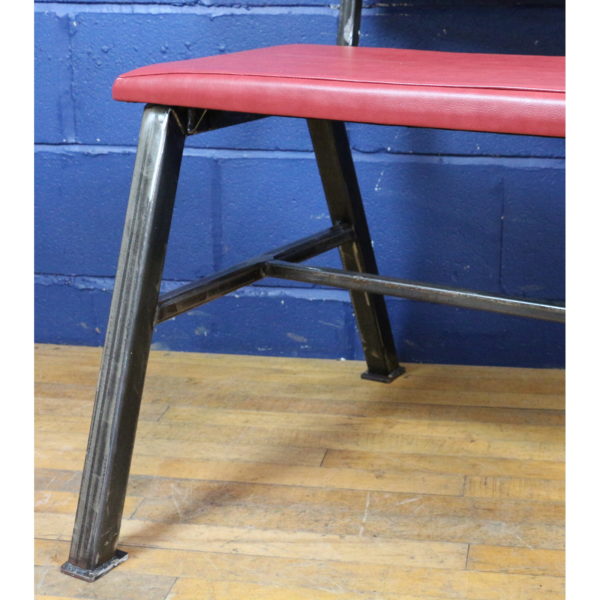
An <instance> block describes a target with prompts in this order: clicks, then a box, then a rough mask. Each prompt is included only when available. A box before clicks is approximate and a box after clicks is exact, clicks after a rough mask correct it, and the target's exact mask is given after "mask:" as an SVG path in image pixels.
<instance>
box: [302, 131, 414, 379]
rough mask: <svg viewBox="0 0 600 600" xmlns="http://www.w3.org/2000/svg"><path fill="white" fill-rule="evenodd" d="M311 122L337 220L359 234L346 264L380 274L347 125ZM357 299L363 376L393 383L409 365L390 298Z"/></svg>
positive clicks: (344, 252) (348, 247)
mask: <svg viewBox="0 0 600 600" xmlns="http://www.w3.org/2000/svg"><path fill="white" fill-rule="evenodd" d="M307 121H308V128H309V131H310V135H311V138H312V142H313V147H314V149H315V156H316V157H317V164H318V166H319V172H320V174H321V180H322V182H323V189H324V191H325V197H326V199H327V204H328V205H329V212H330V214H331V220H332V221H333V223H334V224H336V223H348V224H350V225H351V226H352V227H353V228H354V232H355V235H356V238H355V240H354V241H350V242H346V243H345V244H343V245H342V246H341V247H340V256H341V259H342V264H343V265H344V268H345V269H346V270H348V271H356V272H358V273H371V274H373V275H377V264H376V262H375V254H374V253H373V248H372V246H371V235H370V234H369V228H368V226H367V219H366V216H365V211H364V208H363V204H362V198H361V196H360V189H359V187H358V180H357V179H356V172H355V170H354V163H353V161H352V152H351V150H350V144H349V143H348V136H347V135H346V127H345V125H344V123H342V122H341V121H326V120H320V119H308V120H307ZM351 297H352V304H353V305H354V313H355V314H356V321H357V323H358V328H359V330H360V336H361V340H362V345H363V349H364V352H365V358H366V361H367V366H368V370H367V372H366V373H364V374H363V378H365V379H373V380H375V381H383V382H385V383H388V382H390V381H393V380H394V379H395V378H396V377H398V376H399V375H402V373H403V372H404V369H403V368H402V367H400V366H399V365H398V358H397V356H396V350H395V347H394V339H393V337H392V330H391V327H390V320H389V317H388V313H387V309H386V306H385V300H384V298H383V296H380V295H378V294H370V293H367V292H359V291H353V292H351Z"/></svg>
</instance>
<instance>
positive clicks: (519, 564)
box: [467, 545, 565, 577]
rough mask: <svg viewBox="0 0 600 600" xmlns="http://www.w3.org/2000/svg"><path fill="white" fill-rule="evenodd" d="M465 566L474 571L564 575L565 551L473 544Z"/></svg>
mask: <svg viewBox="0 0 600 600" xmlns="http://www.w3.org/2000/svg"><path fill="white" fill-rule="evenodd" d="M467 568H468V569H472V570H474V571H497V572H499V573H518V574H521V575H553V576H559V577H564V574H565V553H564V551H563V550H544V549H539V548H536V549H530V548H509V547H506V546H478V545H474V546H471V548H470V551H469V560H468V562H467Z"/></svg>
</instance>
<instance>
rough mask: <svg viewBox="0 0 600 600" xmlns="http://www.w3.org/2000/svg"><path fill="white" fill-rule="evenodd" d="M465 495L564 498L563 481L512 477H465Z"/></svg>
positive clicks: (557, 499) (528, 498) (532, 500)
mask: <svg viewBox="0 0 600 600" xmlns="http://www.w3.org/2000/svg"><path fill="white" fill-rule="evenodd" d="M465 496H474V497H478V498H520V499H523V500H528V501H529V502H561V503H563V502H564V500H565V484H564V481H560V480H553V479H537V480H535V481H532V480H531V479H518V478H512V477H475V476H469V477H467V481H466V486H465Z"/></svg>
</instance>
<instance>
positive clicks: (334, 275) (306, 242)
mask: <svg viewBox="0 0 600 600" xmlns="http://www.w3.org/2000/svg"><path fill="white" fill-rule="evenodd" d="M351 239H353V231H352V228H350V227H349V226H348V225H343V224H340V225H336V226H334V227H331V228H330V229H326V230H325V231H323V232H321V233H317V234H315V235H313V236H310V237H306V238H303V239H302V240H300V241H298V242H296V243H293V244H289V245H288V246H284V247H283V248H279V249H278V250H273V251H272V252H267V253H265V254H263V255H261V256H258V257H256V258H253V259H251V260H249V261H246V262H243V263H241V264H239V265H237V266H234V267H230V268H229V269H225V270H223V271H220V272H219V273H215V274H214V275H210V276H208V277H204V278H203V279H199V280H198V281H195V282H192V283H190V284H188V285H185V286H181V287H180V288H177V289H175V290H173V291H171V292H169V293H167V294H164V295H162V296H160V298H159V300H158V309H157V312H156V323H162V322H163V321H166V320H168V319H171V318H172V317H175V316H177V315H180V314H182V313H184V312H186V311H188V310H191V309H192V308H196V307H197V306H201V305H202V304H206V303H207V302H210V301H211V300H215V299H216V298H219V297H220V296H224V295H225V294H228V293H229V292H232V291H234V290H237V289H239V288H241V287H244V286H246V285H249V284H251V283H254V282H255V281H259V280H260V279H263V278H264V277H275V278H279V279H290V280H293V281H303V282H305V283H315V284H318V285H325V286H330V287H336V288H342V289H346V290H358V291H362V292H370V293H372V294H380V295H385V296H395V297H397V298H406V299H408V300H418V301H421V302H432V303H435V304H448V305H450V306H456V307H460V308H470V309H474V310H484V311H488V312H496V313H502V314H506V315H513V316H517V317H527V318H530V319H540V320H543V321H555V322H558V323H564V322H565V314H566V310H565V307H564V305H563V304H555V303H549V302H548V303H544V302H539V301H530V300H523V299H522V298H513V297H510V296H495V295H492V294H485V293H483V292H474V291H471V290H465V289H462V288H454V287H448V286H438V285H433V284H428V283H419V282H416V281H409V280H406V279H397V278H395V277H383V276H381V275H371V274H368V273H357V272H352V271H344V270H341V269H330V268H320V267H303V266H300V265H297V264H294V263H295V262H299V261H302V260H306V259H308V258H312V257H313V256H316V255H318V254H322V253H323V252H327V251H328V250H331V249H333V248H335V247H337V246H339V245H341V244H342V243H344V242H346V241H348V240H351Z"/></svg>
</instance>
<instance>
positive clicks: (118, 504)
mask: <svg viewBox="0 0 600 600" xmlns="http://www.w3.org/2000/svg"><path fill="white" fill-rule="evenodd" d="M174 116H175V115H174V112H173V110H172V109H170V108H167V107H158V106H149V107H146V109H145V111H144V116H143V119H142V126H141V130H140V141H139V145H138V152H137V158H136V162H135V168H134V173H133V181H132V186H131V193H130V196H129V206H128V209H127V217H126V221H125V230H124V233H123V241H122V244H121V253H120V256H119V266H118V269H117V276H116V279H115V289H114V292H113V299H112V304H111V310H110V317H109V321H108V329H107V333H106V343H105V345H104V353H103V356H102V366H101V369H100V378H99V382H98V389H97V392H96V402H95V405H94V414H93V417H92V425H91V429H90V437H89V441H88V449H87V455H86V459H85V466H84V470H83V478H82V482H81V491H80V495H79V504H78V506H77V514H76V517H75V528H74V531H73V539H72V542H71V552H70V555H69V561H68V562H67V563H66V564H64V565H63V566H62V571H63V573H67V574H68V575H73V576H75V577H79V578H80V579H85V580H86V581H94V580H95V579H97V578H98V577H100V576H101V575H104V574H105V573H106V572H107V571H109V570H110V569H111V568H113V567H114V566H116V565H117V564H119V563H120V562H122V561H123V560H124V559H125V557H124V556H123V554H124V553H122V552H120V551H118V550H116V544H117V539H118V536H119V530H120V526H121V517H122V514H123V505H124V502H125V492H126V488H127V479H128V476H129V469H130V465H131V456H132V452H133V443H134V438H135V431H136V426H137V419H138V414H139V409H140V401H141V395H142V388H143V385H144V377H145V373H146V364H147V361H148V353H149V349H150V342H151V338H152V330H153V325H154V314H155V311H156V304H157V300H158V292H159V287H160V280H161V275H162V269H163V263H164V258H165V252H166V245H167V239H168V235H169V228H170V223H171V215H172V211H173V202H174V198H175V189H176V186H177V178H178V175H179V167H180V163H181V156H182V152H183V143H184V139H185V135H184V133H183V132H182V131H181V128H180V127H179V125H178V123H177V119H175V118H174Z"/></svg>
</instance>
